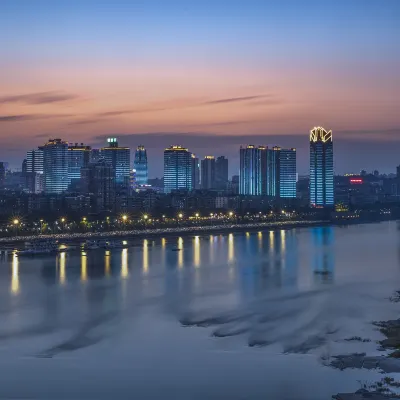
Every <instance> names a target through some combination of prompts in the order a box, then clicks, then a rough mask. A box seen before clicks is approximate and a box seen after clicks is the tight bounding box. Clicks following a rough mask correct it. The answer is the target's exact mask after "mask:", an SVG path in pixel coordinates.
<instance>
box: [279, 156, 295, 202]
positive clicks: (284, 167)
mask: <svg viewBox="0 0 400 400" xmlns="http://www.w3.org/2000/svg"><path fill="white" fill-rule="evenodd" d="M279 153H280V154H279V197H280V198H281V199H295V198H296V195H297V191H296V177H297V169H296V149H281V150H280V151H279Z"/></svg>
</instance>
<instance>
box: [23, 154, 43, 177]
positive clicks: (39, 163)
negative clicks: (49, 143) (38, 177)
mask: <svg viewBox="0 0 400 400" xmlns="http://www.w3.org/2000/svg"><path fill="white" fill-rule="evenodd" d="M26 172H28V173H30V172H35V173H38V174H43V148H42V147H39V148H38V149H37V150H29V151H28V152H27V153H26Z"/></svg>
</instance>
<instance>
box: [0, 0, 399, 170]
mask: <svg viewBox="0 0 400 400" xmlns="http://www.w3.org/2000/svg"><path fill="white" fill-rule="evenodd" d="M399 21H400V1H399V0H318V1H314V0H302V1H299V0H280V1H276V0H271V1H269V0H260V1H259V0H213V1H210V0H190V1H189V0H137V1H136V0H68V1H67V0H57V1H54V0H1V13H0V37H1V38H2V40H1V41H0V160H1V161H7V162H9V163H10V165H11V166H13V167H20V165H21V162H22V159H23V158H24V155H25V153H26V151H27V150H29V149H31V148H35V147H37V146H38V145H41V144H43V143H44V142H45V141H46V140H47V139H48V138H53V137H60V138H62V139H64V140H67V141H69V142H84V143H87V144H90V145H92V146H94V147H101V146H102V145H103V144H104V143H105V139H106V138H107V137H108V136H113V137H114V136H116V137H118V139H119V143H120V144H121V145H127V146H131V147H132V148H135V147H136V146H137V145H139V144H143V145H145V146H146V147H147V149H148V154H149V175H150V176H151V177H155V176H161V175H162V169H163V161H162V151H163V149H164V148H165V147H166V146H169V145H172V144H180V145H183V146H185V147H188V148H189V150H190V151H192V152H194V153H196V154H197V155H198V156H199V157H203V156H205V155H215V156H219V155H225V156H227V157H228V158H229V160H230V173H231V174H235V173H237V170H238V161H239V146H240V145H246V144H262V145H270V146H273V145H280V146H282V147H296V148H297V149H298V152H297V154H298V171H299V173H301V174H302V173H306V172H307V170H308V157H309V150H308V137H309V131H310V129H312V127H314V126H323V127H325V128H326V129H329V130H332V131H333V139H334V148H335V169H336V172H337V173H344V172H357V171H360V170H361V169H367V170H372V169H379V170H380V171H382V172H394V171H395V168H396V166H397V165H398V164H400V112H399V111H400V23H399Z"/></svg>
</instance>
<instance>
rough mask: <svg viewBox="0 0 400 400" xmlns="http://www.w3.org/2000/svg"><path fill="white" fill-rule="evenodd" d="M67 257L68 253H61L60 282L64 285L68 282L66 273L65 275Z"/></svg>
mask: <svg viewBox="0 0 400 400" xmlns="http://www.w3.org/2000/svg"><path fill="white" fill-rule="evenodd" d="M65 257H66V254H65V253H64V252H62V253H60V276H59V277H60V284H61V285H64V284H65V282H66V275H65Z"/></svg>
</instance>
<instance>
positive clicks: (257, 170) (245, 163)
mask: <svg viewBox="0 0 400 400" xmlns="http://www.w3.org/2000/svg"><path fill="white" fill-rule="evenodd" d="M266 168H267V148H266V147H264V146H259V147H256V146H253V145H248V146H246V147H240V170H239V194H243V195H257V196H259V195H262V194H264V193H265V190H266Z"/></svg>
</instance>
